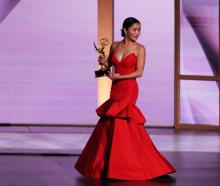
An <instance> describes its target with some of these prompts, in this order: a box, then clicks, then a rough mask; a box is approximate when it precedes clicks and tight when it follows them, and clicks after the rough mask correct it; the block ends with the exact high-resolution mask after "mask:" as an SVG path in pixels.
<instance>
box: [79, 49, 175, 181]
mask: <svg viewBox="0 0 220 186" xmlns="http://www.w3.org/2000/svg"><path fill="white" fill-rule="evenodd" d="M111 59H112V64H113V65H114V67H115V72H116V73H119V74H120V75H125V74H129V73H132V72H134V71H135V67H136V63H137V56H136V55H135V54H134V53H131V54H129V55H127V56H126V57H124V58H123V59H122V60H121V61H119V60H118V59H117V58H116V56H115V55H114V54H113V55H112V58H111ZM137 97H138V84H137V81H136V79H135V78H134V79H124V80H116V81H113V83H112V88H111V93H110V98H109V99H108V100H107V101H105V102H104V103H103V104H102V105H101V106H99V107H98V108H97V109H96V112H97V114H98V116H100V119H99V121H98V123H97V125H96V127H95V129H94V130H93V132H92V134H91V136H90V138H89V140H88V142H87V144H86V145H85V147H84V149H83V151H82V152H81V155H80V157H79V159H78V160H77V162H76V164H75V168H76V169H77V170H78V171H79V172H80V173H81V174H82V175H84V176H87V177H91V178H98V179H100V178H110V179H121V180H148V179H152V178H155V177H158V176H161V175H164V174H169V173H173V172H176V170H175V168H174V167H173V166H172V165H171V164H170V163H169V162H168V161H167V159H166V158H165V157H164V156H163V155H162V154H160V152H159V151H158V150H157V149H156V147H155V145H154V144H153V142H152V140H151V138H150V136H149V134H148V132H147V131H146V129H145V128H144V126H143V125H144V123H145V122H146V119H145V117H144V116H143V114H142V113H141V111H140V110H139V108H138V107H137V106H136V105H135V103H136V100H137Z"/></svg>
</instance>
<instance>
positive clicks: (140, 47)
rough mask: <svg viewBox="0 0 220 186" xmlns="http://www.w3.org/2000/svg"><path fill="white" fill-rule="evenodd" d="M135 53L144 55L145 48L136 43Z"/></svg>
mask: <svg viewBox="0 0 220 186" xmlns="http://www.w3.org/2000/svg"><path fill="white" fill-rule="evenodd" d="M137 51H138V53H145V52H146V49H145V46H144V45H142V44H140V43H137Z"/></svg>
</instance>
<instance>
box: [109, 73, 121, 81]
mask: <svg viewBox="0 0 220 186" xmlns="http://www.w3.org/2000/svg"><path fill="white" fill-rule="evenodd" d="M107 77H109V78H110V79H111V80H112V81H114V80H117V79H119V78H120V75H119V74H116V73H114V72H109V74H108V75H107Z"/></svg>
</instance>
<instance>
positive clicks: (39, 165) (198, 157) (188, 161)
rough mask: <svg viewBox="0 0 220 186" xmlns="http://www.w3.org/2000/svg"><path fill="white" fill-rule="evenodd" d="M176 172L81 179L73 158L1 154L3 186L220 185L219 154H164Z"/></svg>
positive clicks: (0, 164)
mask: <svg viewBox="0 0 220 186" xmlns="http://www.w3.org/2000/svg"><path fill="white" fill-rule="evenodd" d="M162 153H163V154H164V155H165V156H166V157H167V158H168V159H169V161H170V162H171V163H172V164H173V165H174V167H175V168H176V169H177V172H176V173H173V174H170V175H165V176H162V177H158V178H156V179H153V180H151V181H116V180H95V179H89V178H86V177H84V176H81V175H80V174H79V173H78V172H77V171H76V170H75V169H74V167H73V165H74V163H75V161H76V160H77V158H78V156H77V155H76V156H74V155H62V156H53V155H21V154H20V155H7V154H5V155H1V156H0V186H102V185H120V186H133V185H135V186H160V185H161V186H169V185H177V186H197V185H198V186H217V185H219V183H220V176H219V175H220V153H216V152H162Z"/></svg>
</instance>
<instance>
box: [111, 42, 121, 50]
mask: <svg viewBox="0 0 220 186" xmlns="http://www.w3.org/2000/svg"><path fill="white" fill-rule="evenodd" d="M119 43H120V41H114V42H112V47H113V48H115V47H117V46H118V44H119Z"/></svg>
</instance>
